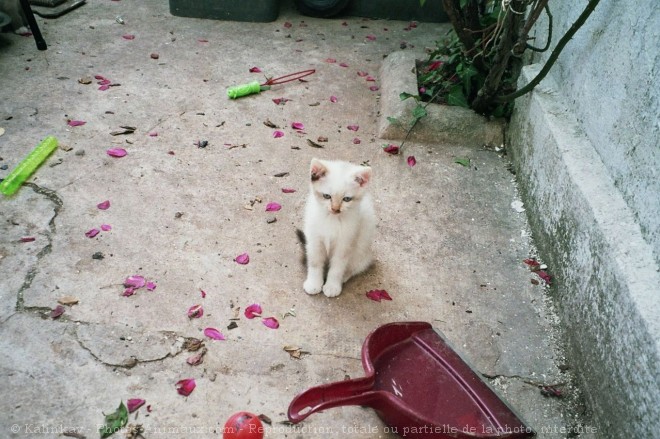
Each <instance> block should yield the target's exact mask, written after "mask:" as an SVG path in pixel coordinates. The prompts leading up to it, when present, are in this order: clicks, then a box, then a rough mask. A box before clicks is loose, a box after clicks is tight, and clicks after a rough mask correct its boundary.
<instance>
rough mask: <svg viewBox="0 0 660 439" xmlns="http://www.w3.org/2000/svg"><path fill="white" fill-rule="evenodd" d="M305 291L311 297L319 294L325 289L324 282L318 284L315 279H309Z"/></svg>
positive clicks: (304, 284) (305, 283)
mask: <svg viewBox="0 0 660 439" xmlns="http://www.w3.org/2000/svg"><path fill="white" fill-rule="evenodd" d="M303 289H304V290H305V292H306V293H307V294H309V295H312V294H318V293H320V292H321V290H322V289H323V281H321V282H317V281H316V280H315V279H309V278H308V279H307V280H306V281H305V282H304V283H303Z"/></svg>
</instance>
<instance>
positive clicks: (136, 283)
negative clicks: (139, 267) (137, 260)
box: [124, 274, 146, 288]
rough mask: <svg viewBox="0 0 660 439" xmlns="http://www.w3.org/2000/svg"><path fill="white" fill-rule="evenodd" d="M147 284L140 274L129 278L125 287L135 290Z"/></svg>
mask: <svg viewBox="0 0 660 439" xmlns="http://www.w3.org/2000/svg"><path fill="white" fill-rule="evenodd" d="M145 284H146V281H145V279H144V277H142V276H140V275H139V274H134V275H133V276H128V277H127V278H126V279H125V280H124V286H125V287H133V288H142V287H143V286H144V285H145Z"/></svg>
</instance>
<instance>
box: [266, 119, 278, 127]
mask: <svg viewBox="0 0 660 439" xmlns="http://www.w3.org/2000/svg"><path fill="white" fill-rule="evenodd" d="M264 125H266V126H267V127H268V128H279V127H278V126H277V125H275V124H274V123H273V122H271V121H270V119H266V120H265V121H264Z"/></svg>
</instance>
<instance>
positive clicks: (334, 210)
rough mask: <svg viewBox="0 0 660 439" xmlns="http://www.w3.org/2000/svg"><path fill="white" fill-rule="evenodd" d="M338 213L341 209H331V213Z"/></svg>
mask: <svg viewBox="0 0 660 439" xmlns="http://www.w3.org/2000/svg"><path fill="white" fill-rule="evenodd" d="M339 212H341V209H340V208H339V207H333V208H332V213H339Z"/></svg>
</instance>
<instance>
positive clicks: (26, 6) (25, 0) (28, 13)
mask: <svg viewBox="0 0 660 439" xmlns="http://www.w3.org/2000/svg"><path fill="white" fill-rule="evenodd" d="M20 1H21V7H22V8H23V13H25V18H26V19H27V22H28V24H29V25H30V31H31V32H32V35H33V36H34V41H35V42H36V43H37V49H39V50H46V49H48V45H47V44H46V40H44V37H43V36H42V35H41V30H39V25H38V24H37V20H36V19H35V18H34V14H33V13H32V8H31V7H30V1H29V0H20Z"/></svg>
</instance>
